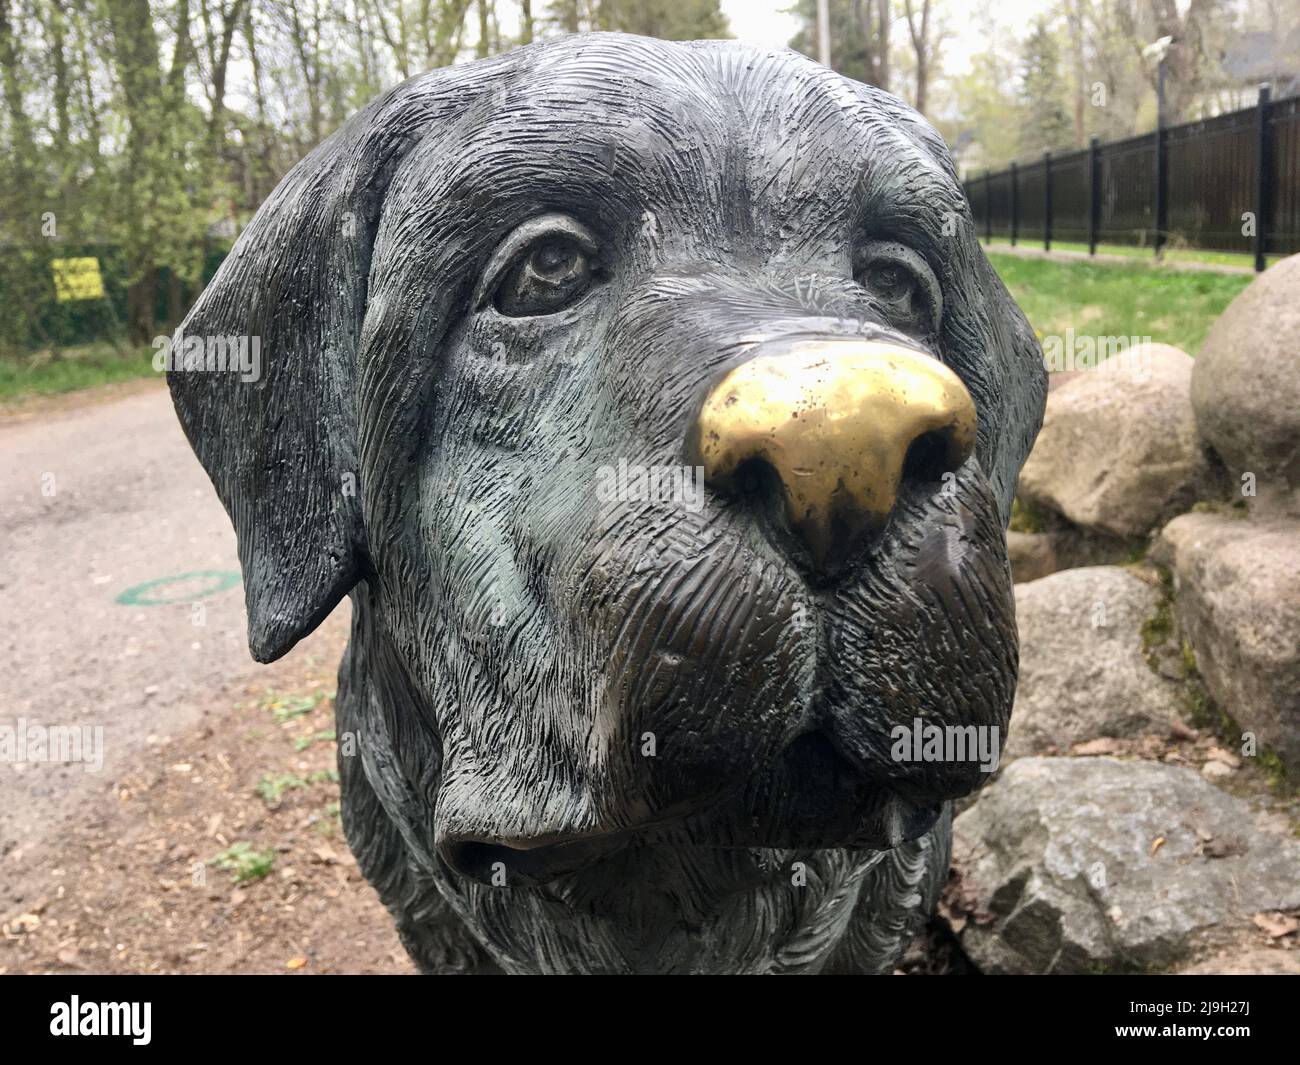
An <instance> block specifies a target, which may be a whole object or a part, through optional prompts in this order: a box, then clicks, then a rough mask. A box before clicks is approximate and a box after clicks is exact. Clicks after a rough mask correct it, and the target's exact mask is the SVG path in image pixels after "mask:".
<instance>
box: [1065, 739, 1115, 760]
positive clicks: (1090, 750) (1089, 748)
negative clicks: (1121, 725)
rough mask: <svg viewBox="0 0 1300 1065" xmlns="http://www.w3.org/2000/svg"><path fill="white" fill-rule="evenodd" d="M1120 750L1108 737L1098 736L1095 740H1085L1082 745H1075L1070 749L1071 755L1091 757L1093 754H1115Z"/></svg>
mask: <svg viewBox="0 0 1300 1065" xmlns="http://www.w3.org/2000/svg"><path fill="white" fill-rule="evenodd" d="M1119 749H1120V745H1119V742H1118V741H1117V740H1114V739H1112V738H1111V737H1109V736H1099V737H1098V738H1097V739H1095V740H1086V741H1085V742H1083V743H1076V744H1075V745H1074V746H1073V747H1071V748H1070V753H1071V754H1076V755H1084V756H1086V755H1093V754H1115V753H1116V752H1117V751H1118V750H1119Z"/></svg>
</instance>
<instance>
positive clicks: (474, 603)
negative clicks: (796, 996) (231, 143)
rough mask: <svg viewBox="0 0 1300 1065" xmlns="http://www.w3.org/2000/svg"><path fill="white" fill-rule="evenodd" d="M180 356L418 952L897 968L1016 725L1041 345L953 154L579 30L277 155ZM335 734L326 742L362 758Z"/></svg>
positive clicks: (262, 625)
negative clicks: (327, 697)
mask: <svg viewBox="0 0 1300 1065" xmlns="http://www.w3.org/2000/svg"><path fill="white" fill-rule="evenodd" d="M182 331H183V332H184V333H185V334H186V336H198V337H203V336H208V335H219V336H229V335H232V334H241V335H243V334H247V335H249V336H256V337H259V338H260V341H261V352H262V359H263V362H264V366H265V370H264V372H263V373H262V375H261V378H260V380H257V381H255V382H246V381H240V380H239V379H238V378H237V377H235V376H234V375H230V374H222V373H215V372H213V373H210V372H192V370H186V369H184V368H180V369H177V370H174V371H173V372H172V373H171V374H170V375H169V376H170V385H171V389H172V393H173V396H174V399H175V403H176V407H177V410H178V412H179V415H180V419H181V422H182V424H183V425H184V428H185V431H186V433H187V435H188V437H189V439H190V441H191V443H192V445H193V447H194V449H195V451H196V452H197V453H198V455H199V458H200V459H201V461H202V462H203V465H204V466H205V468H206V469H207V471H208V473H209V474H210V476H211V478H212V480H213V483H214V484H215V486H216V488H217V491H218V493H219V494H220V496H221V499H222V502H223V503H224V504H225V506H226V508H227V510H228V511H229V513H230V516H231V520H232V522H233V523H234V526H235V529H236V531H237V533H238V538H239V554H240V561H241V564H242V567H243V572H244V583H245V589H246V596H247V605H248V616H249V641H250V646H251V649H252V653H253V655H254V657H256V658H257V659H258V660H259V661H270V660H273V659H275V658H277V657H278V656H280V655H282V654H284V653H285V652H286V651H287V650H288V649H289V648H290V647H292V646H293V644H294V643H295V641H297V640H298V639H299V638H300V637H302V636H303V635H304V634H306V633H307V632H309V631H310V630H311V629H312V628H313V627H314V626H315V625H317V624H318V623H319V622H320V620H321V619H322V618H324V617H325V615H326V614H327V613H328V612H329V611H330V610H331V609H332V608H333V607H334V606H335V605H336V604H337V603H338V601H339V600H340V599H341V598H342V597H343V596H344V595H350V596H351V597H352V608H353V621H352V637H351V641H350V643H349V646H348V649H347V653H346V656H345V658H344V661H343V664H342V667H341V671H340V682H339V692H338V708H337V714H338V733H339V737H340V758H339V767H340V774H341V781H342V793H343V821H344V827H345V830H346V833H347V836H348V840H349V843H350V845H351V847H352V849H353V851H354V852H355V854H356V856H357V860H358V861H359V863H360V865H361V868H362V870H363V871H364V873H365V875H366V877H367V878H368V879H369V880H370V881H371V883H372V884H373V885H374V886H375V887H376V888H377V890H378V891H379V894H380V896H381V898H382V899H383V901H384V902H385V904H386V905H387V906H388V907H389V909H390V911H391V912H392V913H393V915H394V917H395V919H396V921H397V924H398V928H399V931H400V933H401V935H402V938H403V941H404V942H405V944H406V945H407V948H408V949H409V951H410V953H411V955H412V956H413V958H414V959H415V961H416V962H417V964H418V965H419V966H420V968H422V969H423V970H426V971H448V970H465V969H470V968H485V967H499V968H500V969H503V970H505V971H507V972H683V973H685V972H737V973H740V972H744V973H769V972H771V973H775V972H818V971H868V972H877V971H889V969H890V967H891V966H892V965H893V964H894V962H895V960H896V959H897V957H898V956H899V954H900V953H901V951H902V950H903V948H904V947H905V946H906V944H907V942H908V940H909V938H910V937H911V936H912V935H913V934H914V933H915V931H916V930H917V929H918V927H919V926H920V925H921V924H922V923H923V922H924V921H925V919H926V917H927V915H928V914H929V912H930V910H931V909H932V907H933V905H934V903H935V899H936V896H937V893H938V890H939V887H940V885H941V883H942V881H943V879H944V876H945V874H946V870H947V864H948V849H949V833H950V823H951V803H950V800H952V799H953V798H955V797H958V796H961V795H964V794H966V793H968V792H969V791H971V790H973V789H974V788H975V787H977V786H978V784H979V783H980V781H981V778H982V770H981V769H980V768H979V767H978V766H976V765H974V764H973V763H972V762H970V761H957V760H953V759H947V760H938V761H934V760H932V761H924V760H917V759H907V760H900V759H899V758H897V757H896V756H894V755H891V739H890V737H891V734H892V733H893V732H894V731H895V730H896V729H898V728H901V727H906V728H911V727H912V726H913V723H921V722H924V723H926V724H928V725H939V726H958V727H962V728H965V727H969V726H976V727H984V728H992V729H1002V728H1004V727H1005V725H1006V723H1007V718H1008V715H1009V712H1010V707H1011V703H1012V696H1013V693H1014V689H1015V678H1016V663H1017V655H1016V630H1015V622H1014V602H1013V597H1012V590H1011V577H1010V572H1009V568H1008V564H1007V559H1006V549H1005V534H1004V529H1005V526H1006V522H1007V520H1008V517H1009V514H1010V507H1011V499H1012V492H1013V490H1014V486H1015V483H1016V477H1017V474H1018V472H1019V469H1020V466H1021V464H1022V462H1023V461H1024V459H1025V456H1026V455H1027V453H1028V451H1029V448H1030V445H1031V443H1032V442H1033V439H1034V435H1035V433H1036V432H1037V430H1038V426H1039V422H1040V420H1041V415H1042V409H1043V403H1044V397H1045V390H1046V389H1045V384H1046V379H1045V372H1044V369H1043V364H1042V357H1041V353H1040V352H1039V349H1038V346H1037V344H1036V342H1035V340H1034V337H1033V334H1032V332H1031V331H1030V329H1029V328H1028V326H1027V324H1026V322H1025V320H1024V318H1023V316H1022V315H1021V313H1020V311H1019V310H1018V308H1017V307H1016V306H1015V304H1014V302H1013V301H1012V300H1011V298H1010V296H1009V295H1008V294H1007V292H1006V290H1005V289H1004V287H1003V286H1002V284H1001V283H1000V281H999V280H998V279H997V277H996V275H995V274H994V272H993V270H992V269H991V267H990V266H989V265H988V262H987V260H986V259H985V257H984V255H983V253H982V251H981V249H980V247H979V242H978V239H977V235H976V233H975V231H974V229H973V227H972V223H971V217H970V212H969V208H968V207H967V204H966V202H965V200H964V197H963V194H962V191H961V186H960V184H959V182H958V180H957V177H956V174H955V172H954V169H953V166H952V163H951V161H950V160H949V157H948V154H947V152H946V150H945V148H944V145H943V142H942V140H941V139H940V138H939V136H938V135H937V134H936V133H935V132H934V130H933V129H931V127H930V126H929V125H927V124H926V123H925V121H924V120H923V119H922V118H921V117H920V116H919V115H918V114H916V113H915V112H914V111H912V110H911V109H909V108H908V107H907V106H905V105H904V104H902V103H900V102H899V101H898V100H896V99H895V98H893V97H892V96H889V95H888V94H886V93H883V92H880V91H878V90H876V89H873V88H870V87H867V86H863V85H860V84H857V83H855V82H852V81H849V80H847V79H845V78H843V77H841V76H839V75H837V74H835V73H833V72H831V71H829V70H827V69H825V68H823V67H821V66H818V65H817V64H815V63H813V62H811V61H810V60H808V59H805V58H804V57H802V56H799V55H797V54H796V53H793V52H784V51H781V52H764V51H759V50H754V49H751V48H748V47H744V46H741V45H739V44H736V43H734V42H726V41H709V42H692V43H667V42H662V41H658V40H650V39H643V38H638V37H630V36H624V35H618V34H593V35H587V36H575V37H567V38H564V39H561V40H558V41H555V42H551V43H543V44H538V45H532V46H529V47H526V48H521V49H519V50H516V51H513V52H510V53H508V54H506V55H503V56H500V57H497V58H493V59H487V60H482V61H479V62H475V63H471V64H468V65H464V66H458V67H452V68H447V69H442V70H437V71H434V72H432V73H430V74H426V75H423V76H420V77H416V78H414V79H412V80H410V81H408V82H406V83H405V84H403V85H400V86H398V87H397V88H395V89H393V90H392V91H390V92H389V93H387V94H386V95H384V96H383V97H381V98H379V99H378V100H376V101H374V102H373V103H372V104H371V105H370V106H369V107H367V108H366V109H365V110H364V111H363V112H361V113H360V114H359V115H357V116H356V117H355V118H353V119H352V120H351V121H350V122H349V123H347V125H345V126H344V127H343V128H342V129H340V130H339V131H338V132H337V133H335V134H334V135H333V136H332V137H331V138H330V139H329V140H327V141H326V142H325V143H323V144H322V145H320V146H319V147H318V148H317V149H316V150H315V151H314V152H312V153H311V155H310V156H308V157H307V158H306V159H304V160H303V161H302V162H301V163H300V164H298V166H297V167H296V168H295V169H294V170H293V171H292V172H291V173H290V174H289V175H288V176H287V177H286V178H285V179H284V181H283V182H282V183H281V184H280V186H279V188H278V189H277V190H276V191H275V193H274V194H273V195H272V196H271V197H270V199H269V200H268V201H267V202H266V203H265V204H264V205H263V207H262V208H261V210H260V211H259V212H258V214H257V215H256V217H255V218H254V219H253V221H252V222H251V224H250V225H249V226H248V228H247V229H246V231H245V232H244V233H243V234H242V236H241V238H240V240H239V243H238V245H237V246H236V248H235V249H234V250H233V252H232V253H231V255H230V256H229V257H228V258H227V260H226V262H225V263H224V265H223V266H222V268H221V270H220V272H219V273H218V275H217V276H216V278H215V279H214V280H213V282H212V283H211V285H210V286H209V288H208V289H207V290H206V292H205V293H204V294H203V296H202V298H201V299H200V301H199V302H198V304H197V305H196V306H195V308H194V309H193V311H192V312H191V314H190V315H189V317H188V318H187V320H186V321H185V323H184V325H183V327H182ZM350 743H354V747H355V749H354V750H353V749H351V748H350V747H349V744H350Z"/></svg>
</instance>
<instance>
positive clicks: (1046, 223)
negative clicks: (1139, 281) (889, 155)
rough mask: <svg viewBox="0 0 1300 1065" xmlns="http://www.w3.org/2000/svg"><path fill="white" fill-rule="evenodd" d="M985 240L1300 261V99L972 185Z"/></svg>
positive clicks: (1160, 131)
mask: <svg viewBox="0 0 1300 1065" xmlns="http://www.w3.org/2000/svg"><path fill="white" fill-rule="evenodd" d="M966 196H967V198H968V199H969V200H970V205H971V211H972V212H973V214H974V216H975V220H976V222H977V223H979V225H980V228H981V231H982V232H983V233H984V235H985V237H986V238H987V239H989V240H992V239H993V238H994V237H1009V238H1010V240H1011V243H1013V244H1015V243H1017V241H1019V240H1024V239H1033V240H1038V239H1041V240H1042V242H1043V246H1044V247H1045V248H1049V249H1050V248H1051V246H1052V241H1053V240H1058V241H1072V242H1079V243H1086V244H1087V245H1088V250H1089V252H1090V253H1095V252H1096V250H1097V245H1098V244H1127V245H1138V246H1150V247H1151V248H1152V249H1153V250H1154V251H1155V253H1156V254H1159V253H1160V251H1161V250H1162V249H1163V248H1165V247H1167V246H1168V245H1169V244H1170V243H1171V242H1175V243H1179V244H1182V245H1185V246H1187V247H1192V248H1203V249H1209V250H1215V251H1236V252H1245V253H1251V254H1253V255H1254V256H1255V269H1256V270H1263V269H1264V257H1265V255H1291V254H1294V253H1296V252H1300V96H1292V97H1288V98H1287V99H1285V100H1277V101H1273V100H1270V98H1269V92H1268V89H1267V87H1261V89H1260V94H1259V103H1258V104H1257V105H1256V106H1254V107H1249V108H1246V109H1245V110H1242V111H1232V112H1230V113H1228V114H1226V115H1219V116H1217V117H1215V118H1207V119H1203V120H1201V121H1199V122H1186V123H1184V124H1182V125H1178V126H1163V127H1159V128H1157V129H1156V130H1154V131H1153V132H1151V133H1144V134H1142V135H1141V136H1138V137H1129V138H1128V139H1127V140H1122V141H1116V142H1114V143H1112V144H1101V143H1099V141H1098V140H1097V138H1096V137H1093V138H1092V143H1091V144H1090V145H1089V146H1088V147H1087V148H1084V149H1081V150H1079V151H1073V152H1065V153H1062V154H1060V155H1054V154H1053V153H1051V152H1044V153H1043V158H1042V159H1041V160H1038V161H1036V162H1033V163H1027V164H1025V165H1023V166H1018V165H1017V164H1015V163H1012V164H1011V168H1010V169H1009V170H1003V171H1000V172H998V173H986V174H984V176H982V177H975V178H971V179H969V180H968V181H967V182H966Z"/></svg>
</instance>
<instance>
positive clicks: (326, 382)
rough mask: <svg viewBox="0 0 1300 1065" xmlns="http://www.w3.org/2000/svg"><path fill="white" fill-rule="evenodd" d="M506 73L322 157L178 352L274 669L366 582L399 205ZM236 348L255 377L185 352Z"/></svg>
mask: <svg viewBox="0 0 1300 1065" xmlns="http://www.w3.org/2000/svg"><path fill="white" fill-rule="evenodd" d="M507 63H508V57H502V61H488V62H487V63H483V64H475V65H474V69H471V70H467V68H447V69H444V70H438V71H434V72H433V73H431V74H427V75H423V76H421V77H418V78H414V79H412V80H411V81H408V82H406V83H405V84H404V85H401V86H398V87H397V88H396V89H394V90H392V91H391V92H390V93H388V94H386V95H385V96H383V97H381V98H380V99H378V100H376V101H375V102H374V103H372V104H371V105H370V106H369V107H367V108H366V109H365V110H364V111H362V112H361V113H360V114H358V115H357V116H356V117H355V118H353V119H352V120H351V121H350V122H348V123H347V124H346V125H345V126H344V127H343V128H341V129H340V130H339V131H338V132H337V133H335V134H334V135H333V136H332V137H330V138H329V139H328V140H326V141H325V142H324V143H322V144H321V145H320V146H319V147H317V148H316V150H315V151H313V152H312V153H311V154H310V155H309V156H307V158H305V159H303V160H302V161H301V162H300V163H299V164H298V165H297V166H296V167H295V168H294V169H293V170H292V171H291V172H290V173H289V174H288V175H287V176H286V177H285V179H284V180H283V181H282V182H281V183H280V185H279V187H278V188H277V189H276V190H275V192H274V193H273V194H272V195H271V197H270V198H269V199H268V200H267V201H266V202H265V203H264V204H263V205H262V207H261V209H260V210H259V211H258V212H257V214H256V215H255V216H254V218H253V220H252V221H251V222H250V223H249V225H248V227H247V228H246V229H245V230H244V232H243V234H242V235H241V236H240V238H239V241H238V242H237V243H236V245H235V247H234V248H233V249H232V251H231V252H230V254H229V255H228V256H227V258H226V260H225V262H224V263H223V264H222V265H221V268H220V269H219V270H218V271H217V274H216V276H215V277H214V278H213V279H212V281H211V283H210V284H209V285H208V287H207V289H206V290H205V291H204V293H203V295H202V296H201V297H200V298H199V300H198V302H197V303H196V304H195V306H194V308H193V309H192V310H191V311H190V313H189V315H188V316H187V317H186V319H185V321H184V322H183V323H182V325H181V327H180V329H179V330H178V335H177V337H175V338H173V345H172V358H171V360H170V366H169V373H168V384H169V385H170V388H171V393H172V399H173V401H174V403H175V405H176V410H177V413H178V415H179V417H180V421H181V425H182V426H183V427H184V430H185V434H186V436H187V437H188V438H189V441H190V444H191V445H192V446H193V448H194V450H195V452H196V453H197V454H198V457H199V459H200V461H201V462H202V463H203V466H204V468H205V469H206V470H207V472H208V475H209V476H210V477H211V478H212V482H213V484H214V485H215V486H216V489H217V494H218V495H219V496H220V497H221V501H222V503H223V504H224V505H225V507H226V511H227V512H228V513H229V515H230V519H231V522H232V523H233V524H234V527H235V533H236V535H237V537H238V542H239V561H240V565H241V567H242V569H243V573H244V595H245V600H246V602H247V607H248V643H249V649H250V650H251V652H252V654H253V657H254V658H256V659H257V660H258V661H260V662H270V661H273V660H274V659H276V658H279V657H280V656H281V655H283V654H284V653H285V652H286V651H288V650H289V649H290V648H291V647H292V646H293V645H294V644H295V643H296V642H297V641H298V640H299V639H301V638H302V637H303V636H305V635H307V634H308V633H309V632H311V631H312V629H314V628H315V627H316V626H317V625H318V624H319V623H320V622H321V621H322V620H323V619H324V618H325V616H326V615H327V614H328V613H329V612H330V611H331V610H332V609H333V608H334V606H335V605H336V604H337V603H338V601H339V600H340V599H341V598H342V597H343V596H344V595H346V594H347V592H348V591H349V590H350V589H351V588H352V586H353V585H354V584H355V583H356V582H357V580H358V579H359V578H360V577H361V576H362V575H363V574H364V573H365V572H366V569H367V567H368V562H367V548H366V540H365V531H364V528H363V525H362V519H361V514H362V507H361V498H360V493H361V492H363V491H364V487H365V486H364V485H362V484H360V483H359V472H358V471H359V466H358V461H357V453H356V452H357V444H356V441H357V422H356V399H355V367H356V352H357V344H358V339H359V337H360V335H361V330H362V325H363V322H364V318H365V308H366V298H367V284H368V277H369V274H370V269H371V251H372V248H373V245H374V237H375V232H376V229H377V227H378V224H379V218H380V213H381V210H382V207H383V199H384V194H385V190H386V189H387V187H388V184H389V182H390V180H391V178H392V175H393V173H394V171H395V170H396V169H397V167H398V166H399V165H400V163H401V160H402V159H403V158H404V157H405V155H406V154H407V152H408V150H409V149H410V147H411V146H413V145H414V144H416V143H418V142H419V141H420V140H421V139H422V138H423V137H425V136H428V135H435V134H436V132H437V131H438V130H440V129H442V128H444V127H445V125H446V124H448V123H450V122H452V121H454V119H455V117H456V116H457V115H459V114H461V113H462V112H463V111H464V110H465V107H466V104H467V103H468V102H469V101H472V100H473V99H476V98H477V97H478V96H479V95H480V93H481V91H482V90H484V88H486V87H487V86H488V85H490V84H491V83H492V82H493V81H494V80H499V79H500V77H501V76H502V75H503V73H505V72H506V71H507V70H508V69H509V68H508V66H507V65H506V64H507ZM229 338H240V339H241V340H242V339H244V338H246V342H247V345H248V352H249V359H248V360H247V363H246V364H245V369H246V371H248V372H243V373H241V372H231V371H229V370H227V371H225V372H222V371H219V370H218V371H215V372H214V371H213V370H210V369H200V368H198V366H197V365H196V366H194V367H193V368H189V369H187V368H185V367H186V365H187V364H189V362H190V356H188V355H187V352H192V353H193V354H198V349H199V348H200V346H202V347H203V348H204V349H205V350H211V349H209V348H208V347H207V346H208V345H209V344H210V343H215V344H216V345H223V344H224V343H225V342H226V341H228V339H229ZM218 350H220V348H218ZM226 350H230V349H229V348H228V347H227V348H226ZM193 361H194V362H195V363H202V362H204V360H203V359H202V358H201V357H200V358H197V359H194V360H193Z"/></svg>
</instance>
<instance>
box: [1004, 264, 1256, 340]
mask: <svg viewBox="0 0 1300 1065" xmlns="http://www.w3.org/2000/svg"><path fill="white" fill-rule="evenodd" d="M988 255H989V261H990V262H991V263H992V264H993V267H994V269H995V270H997V272H998V273H999V274H1000V275H1001V277H1002V280H1003V281H1004V282H1005V283H1006V286H1007V288H1008V289H1010V291H1011V295H1012V296H1014V297H1015V298H1016V302H1017V303H1019V304H1020V307H1021V309H1022V310H1023V311H1024V312H1025V315H1026V316H1027V317H1028V318H1029V322H1030V324H1031V325H1032V326H1033V327H1034V332H1035V333H1037V334H1038V337H1039V339H1042V338H1043V337H1045V336H1064V335H1065V332H1066V330H1067V329H1073V330H1074V333H1075V335H1076V336H1085V335H1087V336H1113V337H1132V336H1136V337H1148V336H1149V337H1150V338H1151V339H1152V340H1153V341H1155V342H1156V343H1160V344H1173V345H1174V346H1175V347H1178V348H1182V349H1183V351H1185V352H1187V353H1188V354H1189V355H1195V354H1196V352H1197V351H1198V350H1199V348H1200V346H1201V343H1202V342H1203V341H1204V340H1205V336H1206V334H1207V333H1208V332H1209V331H1210V326H1211V325H1213V324H1214V320H1215V319H1216V318H1217V317H1218V316H1219V315H1220V314H1222V313H1223V310H1224V308H1225V307H1227V306H1228V304H1229V303H1231V302H1232V301H1233V299H1234V298H1235V297H1236V296H1237V294H1238V293H1239V292H1241V290H1242V289H1244V288H1245V287H1246V286H1247V285H1249V284H1250V282H1251V280H1252V278H1251V277H1249V276H1247V275H1244V274H1243V275H1236V274H1214V273H1199V272H1195V271H1181V270H1162V269H1161V268H1159V267H1157V266H1143V265H1137V264H1134V265H1133V266H1129V265H1127V264H1120V263H1087V262H1060V261H1053V260H1050V259H1032V258H1022V257H1019V256H1015V255H1007V254H1005V253H999V252H997V251H996V250H991V251H990V252H989V253H988Z"/></svg>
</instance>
